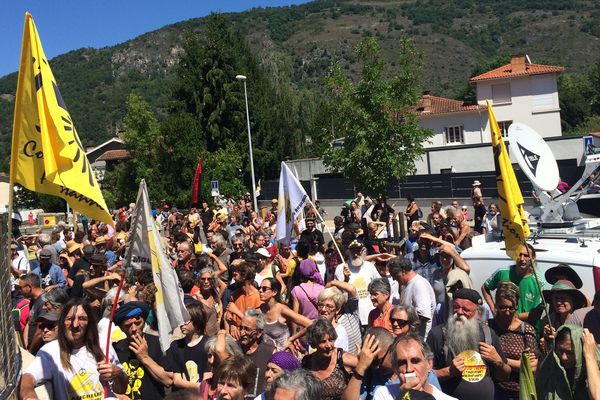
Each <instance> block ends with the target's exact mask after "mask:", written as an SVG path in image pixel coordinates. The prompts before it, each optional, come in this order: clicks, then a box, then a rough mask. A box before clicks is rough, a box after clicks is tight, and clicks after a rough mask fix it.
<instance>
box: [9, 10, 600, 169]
mask: <svg viewBox="0 0 600 400" xmlns="http://www.w3.org/2000/svg"><path fill="white" fill-rule="evenodd" d="M227 15H228V16H229V17H230V18H231V19H232V21H234V22H235V24H236V25H237V26H238V27H239V29H241V30H242V32H244V33H245V34H246V37H247V40H248V43H249V44H250V46H251V47H252V49H253V50H254V51H255V54H256V55H257V56H258V58H259V60H260V62H261V63H263V64H269V67H270V70H271V71H275V72H274V74H275V76H274V79H277V76H279V75H285V76H291V77H292V80H293V82H294V83H295V84H296V85H298V86H299V87H303V88H308V89H310V90H316V91H319V90H321V87H322V80H323V77H324V76H326V74H327V72H328V68H329V66H330V64H331V62H332V61H334V60H339V61H340V62H341V63H342V65H343V66H344V68H345V69H347V70H348V71H349V72H350V73H354V72H356V71H355V69H356V68H357V67H356V66H355V65H354V64H353V61H354V58H355V52H354V49H355V46H356V44H357V43H358V42H359V41H360V39H361V38H363V37H364V36H374V37H376V38H377V39H378V40H379V42H380V44H381V47H382V50H383V53H384V55H385V58H386V59H387V60H388V66H387V68H388V72H389V74H393V73H394V72H395V67H396V62H395V55H396V51H397V48H398V47H397V46H398V38H399V37H400V35H402V34H407V35H409V37H411V38H412V40H413V41H414V42H415V44H416V46H417V48H418V49H419V50H420V51H421V52H422V54H423V65H424V69H423V72H424V73H423V78H422V83H423V88H424V89H426V90H430V91H431V93H432V94H435V95H439V96H448V97H452V96H457V95H458V93H461V92H464V88H465V86H466V84H467V81H468V78H469V77H470V75H471V73H472V71H473V70H474V68H476V67H477V66H478V65H483V64H485V63H489V62H490V61H491V60H493V59H497V58H498V57H506V56H508V55H511V54H516V53H527V54H528V55H529V56H530V57H531V59H532V61H533V62H536V63H552V64H558V65H561V66H564V67H566V69H567V71H568V72H571V73H574V74H581V73H584V72H586V71H587V68H588V66H589V65H590V64H592V63H593V62H594V61H596V59H597V57H598V54H600V11H599V10H598V9H597V8H596V7H595V6H594V1H587V0H502V1H499V0H417V1H414V0H389V1H386V0H373V1H368V0H360V1H358V0H356V1H350V0H349V1H345V0H322V1H313V2H311V3H307V4H303V5H299V6H290V7H276V8H257V9H252V10H249V11H247V12H243V13H234V14H227ZM202 27H203V19H202V18H196V19H190V20H187V21H182V22H179V23H176V24H173V25H168V26H165V27H163V28H161V29H159V30H156V31H153V32H149V33H146V34H144V35H141V36H139V37H137V38H135V39H132V40H130V41H127V42H125V43H121V44H118V45H116V46H112V47H106V48H101V49H92V48H85V49H79V50H75V51H71V52H69V53H66V54H63V55H60V56H58V57H55V58H54V59H53V60H51V61H50V64H51V66H52V69H53V71H54V74H55V76H56V79H57V81H58V83H59V85H60V88H61V92H62V95H63V98H64V99H65V101H66V103H67V105H68V106H69V110H70V113H71V116H72V117H73V118H74V121H75V124H76V126H77V129H78V132H79V135H80V137H81V139H82V142H83V143H84V145H86V146H93V145H97V144H100V143H102V142H104V141H105V140H107V139H108V138H110V137H113V136H114V135H115V134H116V133H117V132H118V131H119V129H121V127H122V119H123V116H124V114H125V98H126V96H127V95H128V94H129V93H131V92H134V93H138V94H140V95H141V96H143V97H144V98H145V99H146V100H147V101H148V102H149V103H150V104H151V105H152V106H153V107H154V108H155V110H156V112H157V114H158V115H159V116H164V115H165V112H166V107H167V105H168V101H169V94H170V88H171V83H172V81H173V79H174V66H175V65H177V62H178V59H179V56H180V54H181V52H182V51H183V50H182V46H181V43H182V39H183V35H184V33H185V32H186V31H188V30H193V31H198V32H201V31H202ZM42 41H43V38H42ZM15 56H16V55H15ZM240 72H242V71H240ZM249 84H251V82H249ZM15 88H16V73H13V74H10V75H7V76H4V77H2V78H0V110H1V111H0V170H5V171H6V170H7V169H8V157H9V151H10V150H9V149H10V144H9V143H10V132H11V129H12V117H13V116H12V110H13V107H14V93H15Z"/></svg>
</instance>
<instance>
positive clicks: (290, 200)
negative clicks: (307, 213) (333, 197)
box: [276, 162, 310, 243]
mask: <svg viewBox="0 0 600 400" xmlns="http://www.w3.org/2000/svg"><path fill="white" fill-rule="evenodd" d="M309 201H310V199H309V198H308V195H307V194H306V192H305V191H304V188H303V187H302V185H301V184H300V181H299V180H298V178H296V177H295V176H294V174H293V173H292V171H291V170H290V169H289V168H288V166H287V165H285V163H284V162H281V174H280V175H279V207H278V209H277V238H276V239H277V240H278V241H283V242H284V243H289V241H290V240H291V238H292V231H293V230H294V220H295V219H296V217H297V216H298V215H299V214H300V213H301V212H302V210H303V209H304V206H305V205H306V203H308V202H309Z"/></svg>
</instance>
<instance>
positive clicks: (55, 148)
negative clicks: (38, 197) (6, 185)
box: [10, 13, 113, 225]
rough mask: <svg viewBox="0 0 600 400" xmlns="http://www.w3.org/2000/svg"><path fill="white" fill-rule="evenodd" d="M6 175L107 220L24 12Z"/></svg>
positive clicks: (85, 161)
mask: <svg viewBox="0 0 600 400" xmlns="http://www.w3.org/2000/svg"><path fill="white" fill-rule="evenodd" d="M10 180H11V182H12V183H19V184H21V185H23V186H24V187H26V188H27V189H29V190H32V191H34V192H41V193H46V194H50V195H54V196H59V197H62V198H63V199H65V200H66V201H67V202H68V203H69V205H70V206H71V207H72V208H73V209H74V210H75V211H77V212H79V213H81V214H85V215H87V216H88V217H90V218H93V219H97V220H100V221H104V222H106V223H109V224H111V225H112V224H113V222H112V218H111V216H110V214H109V212H108V209H107V207H106V203H105V202H104V198H103V197H102V192H101V191H100V186H98V182H96V178H95V176H94V172H93V171H92V168H91V166H90V163H89V162H88V160H87V157H86V155H85V150H84V148H83V146H82V145H81V141H80V140H79V137H78V136H77V131H76V130H75V126H74V125H73V120H72V119H71V116H70V115H69V111H68V110H67V106H66V105H65V103H64V101H63V98H62V96H61V94H60V91H59V90H58V85H57V84H56V80H55V79H54V75H53V74H52V70H50V65H49V64H48V60H47V59H46V56H45V54H44V50H43V49H42V43H41V41H40V38H39V36H38V33H37V29H36V27H35V24H34V22H33V18H32V17H31V15H30V14H29V13H26V14H25V27H24V28H23V44H22V47H21V62H20V66H19V81H18V84H17V97H16V101H15V116H14V122H13V136H12V152H11V162H10Z"/></svg>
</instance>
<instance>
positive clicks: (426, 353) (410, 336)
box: [392, 332, 433, 372]
mask: <svg viewBox="0 0 600 400" xmlns="http://www.w3.org/2000/svg"><path fill="white" fill-rule="evenodd" d="M410 341H414V342H417V344H418V345H419V348H420V349H421V353H423V357H424V358H425V360H427V361H429V360H433V353H432V352H431V350H430V349H429V346H428V345H427V343H425V342H424V341H423V339H421V337H420V336H419V335H418V334H417V333H415V332H409V333H407V334H406V335H400V336H398V337H396V340H394V343H392V369H393V370H394V371H395V372H397V371H398V367H399V365H398V350H397V349H398V345H399V344H400V343H406V342H410Z"/></svg>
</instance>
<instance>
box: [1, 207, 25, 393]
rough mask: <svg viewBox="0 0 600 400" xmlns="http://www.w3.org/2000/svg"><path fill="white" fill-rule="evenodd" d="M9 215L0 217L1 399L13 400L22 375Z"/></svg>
mask: <svg viewBox="0 0 600 400" xmlns="http://www.w3.org/2000/svg"><path fill="white" fill-rule="evenodd" d="M8 254H9V246H8V242H7V214H3V215H0V338H1V339H0V399H1V400H3V399H12V398H14V395H15V388H16V386H17V381H18V379H19V375H20V373H21V355H20V353H19V352H18V347H17V343H16V337H15V329H14V324H13V318H12V314H11V310H12V308H13V307H12V299H11V291H10V280H11V274H10V268H9V265H8V260H9V256H8Z"/></svg>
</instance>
